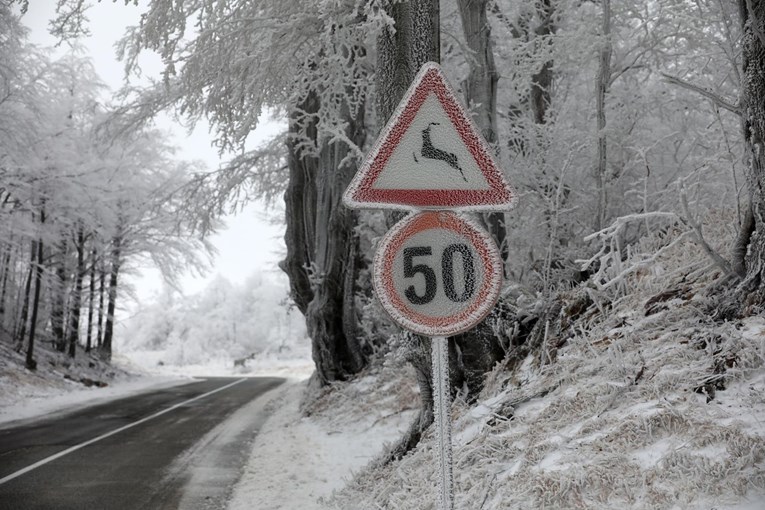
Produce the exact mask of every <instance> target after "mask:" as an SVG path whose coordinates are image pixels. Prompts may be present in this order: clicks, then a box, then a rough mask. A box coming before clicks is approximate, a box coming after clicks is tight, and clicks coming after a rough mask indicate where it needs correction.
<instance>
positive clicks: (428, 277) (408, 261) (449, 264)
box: [404, 244, 475, 305]
mask: <svg viewBox="0 0 765 510" xmlns="http://www.w3.org/2000/svg"><path fill="white" fill-rule="evenodd" d="M455 253H459V254H460V258H461V259H462V274H463V275H464V278H465V281H464V286H463V289H462V293H460V294H458V293H457V290H456V289H455V288H454V254H455ZM429 255H433V250H432V248H431V247H430V246H413V247H411V248H404V278H414V277H415V276H416V275H417V274H418V273H419V274H421V275H422V276H423V277H424V278H425V293H424V294H422V295H420V294H417V290H416V289H415V288H414V285H410V286H409V287H408V288H407V289H406V290H405V291H404V295H405V296H406V298H407V299H408V300H409V301H410V302H411V303H412V304H415V305H424V304H427V303H430V302H431V301H433V298H435V297H436V287H437V284H436V272H435V271H433V268H431V267H430V266H428V265H426V264H413V262H414V260H413V259H414V258H415V257H426V256H429ZM441 278H442V279H443V282H444V293H445V294H446V297H447V298H449V299H450V300H452V301H454V302H455V303H461V302H464V301H467V300H468V299H470V296H472V295H473V292H474V291H475V266H474V264H473V254H472V253H471V251H470V248H468V246H467V245H466V244H450V245H448V246H447V247H446V248H444V252H443V253H442V254H441Z"/></svg>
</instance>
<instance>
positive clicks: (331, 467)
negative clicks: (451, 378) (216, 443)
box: [228, 369, 417, 510]
mask: <svg viewBox="0 0 765 510" xmlns="http://www.w3.org/2000/svg"><path fill="white" fill-rule="evenodd" d="M411 379H412V375H411V374H410V373H408V372H406V371H403V370H389V369H377V370H374V371H372V372H371V373H369V374H367V375H366V376H364V377H362V378H360V379H359V380H357V381H355V382H354V383H352V384H347V385H338V387H337V388H335V391H333V392H325V393H324V394H323V395H322V396H321V397H320V398H319V399H318V400H316V401H315V402H313V403H311V404H309V405H307V406H306V407H305V408H304V411H305V413H304V412H301V403H302V400H303V397H304V394H305V389H306V383H307V381H306V380H302V381H299V380H291V381H290V383H289V384H287V385H286V386H284V387H282V388H281V389H280V390H277V391H278V393H277V394H276V395H275V396H274V397H273V399H272V401H271V403H270V404H269V407H270V410H271V412H272V414H271V416H270V417H269V419H268V421H267V422H266V423H265V425H264V426H263V428H261V430H260V432H259V434H258V435H257V437H256V439H255V443H254V445H253V449H252V452H251V455H250V461H249V463H248V465H247V467H246V468H245V470H244V473H243V475H242V478H241V479H240V481H239V483H238V484H237V485H236V487H235V489H234V493H233V497H232V500H231V503H230V505H229V507H228V510H252V509H255V508H257V509H258V510H295V509H301V510H311V509H319V508H323V507H324V501H325V500H326V499H327V498H328V497H330V496H331V495H332V493H333V492H334V491H336V490H340V489H342V488H343V487H344V486H345V484H346V483H347V482H349V481H350V480H351V479H352V478H353V476H354V474H355V473H357V472H359V471H360V470H361V469H362V468H364V467H365V466H366V465H367V464H368V463H369V462H370V461H371V460H372V459H373V458H375V457H376V456H378V455H379V454H380V453H381V452H382V451H383V450H384V446H385V443H387V442H393V441H395V440H397V439H398V438H400V437H401V435H402V433H403V431H404V429H405V428H406V427H407V426H408V424H409V422H410V421H411V420H412V419H413V416H414V413H415V412H416V411H415V407H416V406H417V397H416V394H415V392H414V388H413V386H412V384H411ZM305 414H308V415H307V416H306V415H305Z"/></svg>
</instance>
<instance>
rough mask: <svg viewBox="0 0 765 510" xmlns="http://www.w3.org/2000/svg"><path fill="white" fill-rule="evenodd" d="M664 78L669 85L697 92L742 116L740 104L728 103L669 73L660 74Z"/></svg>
mask: <svg viewBox="0 0 765 510" xmlns="http://www.w3.org/2000/svg"><path fill="white" fill-rule="evenodd" d="M660 74H661V75H662V76H663V77H664V81H666V82H667V83H671V84H672V85H677V86H678V87H682V88H684V89H687V90H690V91H692V92H695V93H697V94H700V95H702V96H704V97H706V98H707V99H709V100H710V101H712V102H713V103H715V104H716V105H717V106H719V107H720V108H725V109H726V110H728V111H729V112H732V113H735V114H736V115H738V116H741V114H742V112H741V106H739V105H738V104H732V103H730V102H728V101H726V100H725V99H724V98H722V97H720V96H718V95H717V94H715V93H714V92H711V91H709V90H706V89H703V88H701V87H699V86H698V85H694V84H692V83H688V82H687V81H685V80H683V79H681V78H678V77H676V76H672V75H669V74H667V73H660Z"/></svg>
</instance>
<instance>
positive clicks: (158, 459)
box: [0, 378, 283, 510]
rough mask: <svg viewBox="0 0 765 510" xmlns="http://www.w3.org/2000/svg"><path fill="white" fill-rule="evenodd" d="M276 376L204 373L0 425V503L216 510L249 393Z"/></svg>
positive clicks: (87, 509) (235, 462)
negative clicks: (207, 375)
mask: <svg viewBox="0 0 765 510" xmlns="http://www.w3.org/2000/svg"><path fill="white" fill-rule="evenodd" d="M282 382H283V380H282V379H276V378H243V379H236V378H211V379H203V380H199V381H198V382H193V383H191V384H187V385H184V386H176V387H173V388H167V389H163V390H159V391H154V392H150V393H144V394H140V395H136V396H132V397H128V398H123V399H118V400H114V401H112V402H109V403H106V404H100V405H96V406H92V407H87V408H84V409H81V410H78V411H75V412H72V413H69V414H65V415H60V416H55V417H51V418H44V419H41V420H39V421H35V422H31V423H25V424H22V425H19V426H14V427H12V428H6V429H0V510H6V509H7V510H27V509H35V510H42V509H44V510H66V509H72V510H75V509H76V510H122V509H125V510H128V509H129V510H138V509H145V510H170V509H183V510H197V509H199V510H207V509H210V510H213V509H220V508H225V501H226V499H227V497H228V496H229V493H230V489H231V487H232V485H233V484H234V483H235V482H236V480H237V479H238V477H239V475H240V473H241V468H242V466H243V465H244V462H245V461H246V460H247V457H248V454H249V447H248V443H249V441H250V440H251V439H252V438H253V437H254V435H255V434H256V433H257V431H258V429H259V428H260V426H261V425H262V423H263V422H264V421H265V418H266V416H265V415H264V413H263V410H262V404H261V402H262V401H256V399H257V398H258V397H259V396H262V395H263V394H264V393H265V392H267V391H268V390H271V389H273V388H275V387H276V386H278V385H279V384H281V383H282ZM216 390H217V391H216ZM210 392H214V393H210ZM208 393H210V394H209V395H208ZM136 422H138V423H137V424H136ZM57 455H58V457H57V458H56V457H55V456H57ZM51 457H54V458H53V459H51ZM30 468H31V469H30Z"/></svg>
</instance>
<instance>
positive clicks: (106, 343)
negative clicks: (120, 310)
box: [100, 234, 122, 361]
mask: <svg viewBox="0 0 765 510" xmlns="http://www.w3.org/2000/svg"><path fill="white" fill-rule="evenodd" d="M111 259H112V260H111V271H110V272H109V291H108V295H109V302H108V304H107V308H106V324H105V325H104V340H103V343H102V344H101V348H100V353H101V356H102V357H103V358H104V359H105V360H107V361H109V360H111V359H112V337H113V335H114V311H115V310H116V307H117V277H118V276H119V272H120V266H121V265H122V236H121V235H120V234H118V235H116V236H115V237H114V239H113V240H112V255H111Z"/></svg>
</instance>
